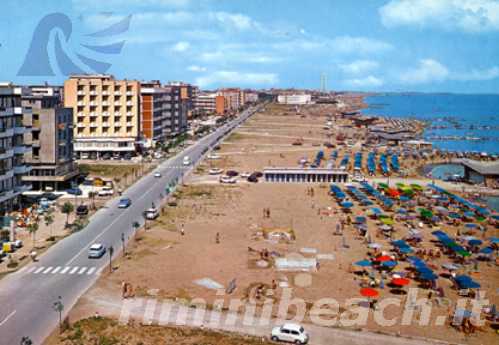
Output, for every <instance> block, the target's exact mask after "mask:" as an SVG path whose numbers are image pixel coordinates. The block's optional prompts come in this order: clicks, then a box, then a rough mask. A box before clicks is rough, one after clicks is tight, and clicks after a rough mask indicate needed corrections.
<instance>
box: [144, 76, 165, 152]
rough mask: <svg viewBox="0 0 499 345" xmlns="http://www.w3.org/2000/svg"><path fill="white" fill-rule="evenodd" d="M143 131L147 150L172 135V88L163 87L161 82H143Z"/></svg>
mask: <svg viewBox="0 0 499 345" xmlns="http://www.w3.org/2000/svg"><path fill="white" fill-rule="evenodd" d="M140 94H141V101H140V106H141V117H140V121H141V125H140V127H141V129H142V140H143V142H144V146H145V147H146V148H149V147H154V146H156V144H157V143H163V142H165V141H166V139H167V138H168V135H170V129H171V123H172V92H171V88H166V87H162V86H161V83H160V82H159V80H154V81H151V82H141V85H140Z"/></svg>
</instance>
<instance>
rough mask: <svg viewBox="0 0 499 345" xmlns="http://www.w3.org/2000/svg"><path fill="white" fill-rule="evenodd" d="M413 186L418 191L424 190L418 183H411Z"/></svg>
mask: <svg viewBox="0 0 499 345" xmlns="http://www.w3.org/2000/svg"><path fill="white" fill-rule="evenodd" d="M411 188H412V189H414V190H416V191H418V192H420V191H422V190H423V187H422V186H421V185H419V184H417V183H411Z"/></svg>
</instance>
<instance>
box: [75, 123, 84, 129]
mask: <svg viewBox="0 0 499 345" xmlns="http://www.w3.org/2000/svg"><path fill="white" fill-rule="evenodd" d="M76 127H78V128H84V127H85V124H84V123H78V124H76Z"/></svg>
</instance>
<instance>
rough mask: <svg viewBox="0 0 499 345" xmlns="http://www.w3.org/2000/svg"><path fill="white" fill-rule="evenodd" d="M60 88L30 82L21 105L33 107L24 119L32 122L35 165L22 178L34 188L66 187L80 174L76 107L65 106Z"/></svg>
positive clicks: (30, 160) (32, 161) (30, 158)
mask: <svg viewBox="0 0 499 345" xmlns="http://www.w3.org/2000/svg"><path fill="white" fill-rule="evenodd" d="M60 91H61V90H60V88H58V87H51V86H45V87H40V86H30V87H29V88H26V89H24V90H23V96H22V105H23V107H25V108H27V107H29V108H31V113H29V114H26V115H25V120H26V121H27V122H29V123H31V124H32V128H31V141H32V148H33V149H32V152H31V153H30V154H28V155H27V158H26V161H27V163H29V164H30V165H31V166H32V169H31V171H30V173H29V174H27V175H25V176H23V181H26V182H29V183H31V185H32V186H33V189H35V190H45V189H46V188H47V187H50V188H52V189H54V190H58V189H66V188H69V187H70V186H71V182H72V181H73V180H74V178H75V177H76V176H77V175H78V173H79V172H78V167H77V166H76V164H75V163H74V159H73V109H71V108H64V107H63V106H62V100H61V94H60Z"/></svg>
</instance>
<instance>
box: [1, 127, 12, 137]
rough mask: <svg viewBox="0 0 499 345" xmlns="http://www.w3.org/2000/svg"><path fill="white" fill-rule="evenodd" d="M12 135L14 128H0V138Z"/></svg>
mask: <svg viewBox="0 0 499 345" xmlns="http://www.w3.org/2000/svg"><path fill="white" fill-rule="evenodd" d="M13 135H14V128H7V129H4V130H0V138H8V137H11V136H13Z"/></svg>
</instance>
